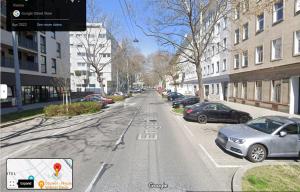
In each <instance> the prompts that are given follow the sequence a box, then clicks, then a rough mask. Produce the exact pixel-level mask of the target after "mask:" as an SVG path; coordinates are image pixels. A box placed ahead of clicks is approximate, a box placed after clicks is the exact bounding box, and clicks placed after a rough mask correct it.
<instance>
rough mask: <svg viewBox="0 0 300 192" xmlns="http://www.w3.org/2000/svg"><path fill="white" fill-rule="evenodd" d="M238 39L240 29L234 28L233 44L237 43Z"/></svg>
mask: <svg viewBox="0 0 300 192" xmlns="http://www.w3.org/2000/svg"><path fill="white" fill-rule="evenodd" d="M239 39H240V30H239V29H236V30H235V31H234V44H238V43H239Z"/></svg>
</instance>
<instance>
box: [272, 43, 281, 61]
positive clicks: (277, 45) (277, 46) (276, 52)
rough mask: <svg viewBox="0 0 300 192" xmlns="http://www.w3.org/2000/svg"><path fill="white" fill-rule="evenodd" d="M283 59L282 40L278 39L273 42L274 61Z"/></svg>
mask: <svg viewBox="0 0 300 192" xmlns="http://www.w3.org/2000/svg"><path fill="white" fill-rule="evenodd" d="M281 57H282V39H281V38H278V39H275V40H273V41H272V60H276V59H281Z"/></svg>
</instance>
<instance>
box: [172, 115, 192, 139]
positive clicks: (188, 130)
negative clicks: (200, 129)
mask: <svg viewBox="0 0 300 192" xmlns="http://www.w3.org/2000/svg"><path fill="white" fill-rule="evenodd" d="M176 118H177V119H178V121H179V122H180V121H181V119H180V117H179V116H176ZM182 124H183V123H182ZM183 126H184V128H185V130H187V132H188V133H189V135H190V136H191V137H194V134H193V132H192V131H191V130H190V129H189V128H188V127H187V126H186V125H185V124H183Z"/></svg>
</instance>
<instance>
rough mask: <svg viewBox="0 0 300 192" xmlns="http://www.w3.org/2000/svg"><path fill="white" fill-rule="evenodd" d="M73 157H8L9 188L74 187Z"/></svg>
mask: <svg viewBox="0 0 300 192" xmlns="http://www.w3.org/2000/svg"><path fill="white" fill-rule="evenodd" d="M72 165H73V161H72V159H8V160H7V177H6V178H7V189H72V185H73V183H72V178H73V168H72Z"/></svg>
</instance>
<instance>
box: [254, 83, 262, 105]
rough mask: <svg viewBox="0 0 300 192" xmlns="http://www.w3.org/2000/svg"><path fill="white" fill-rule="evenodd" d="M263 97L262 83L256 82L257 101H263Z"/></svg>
mask: <svg viewBox="0 0 300 192" xmlns="http://www.w3.org/2000/svg"><path fill="white" fill-rule="evenodd" d="M261 95H262V82H261V81H256V82H255V99H256V100H258V101H261Z"/></svg>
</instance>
